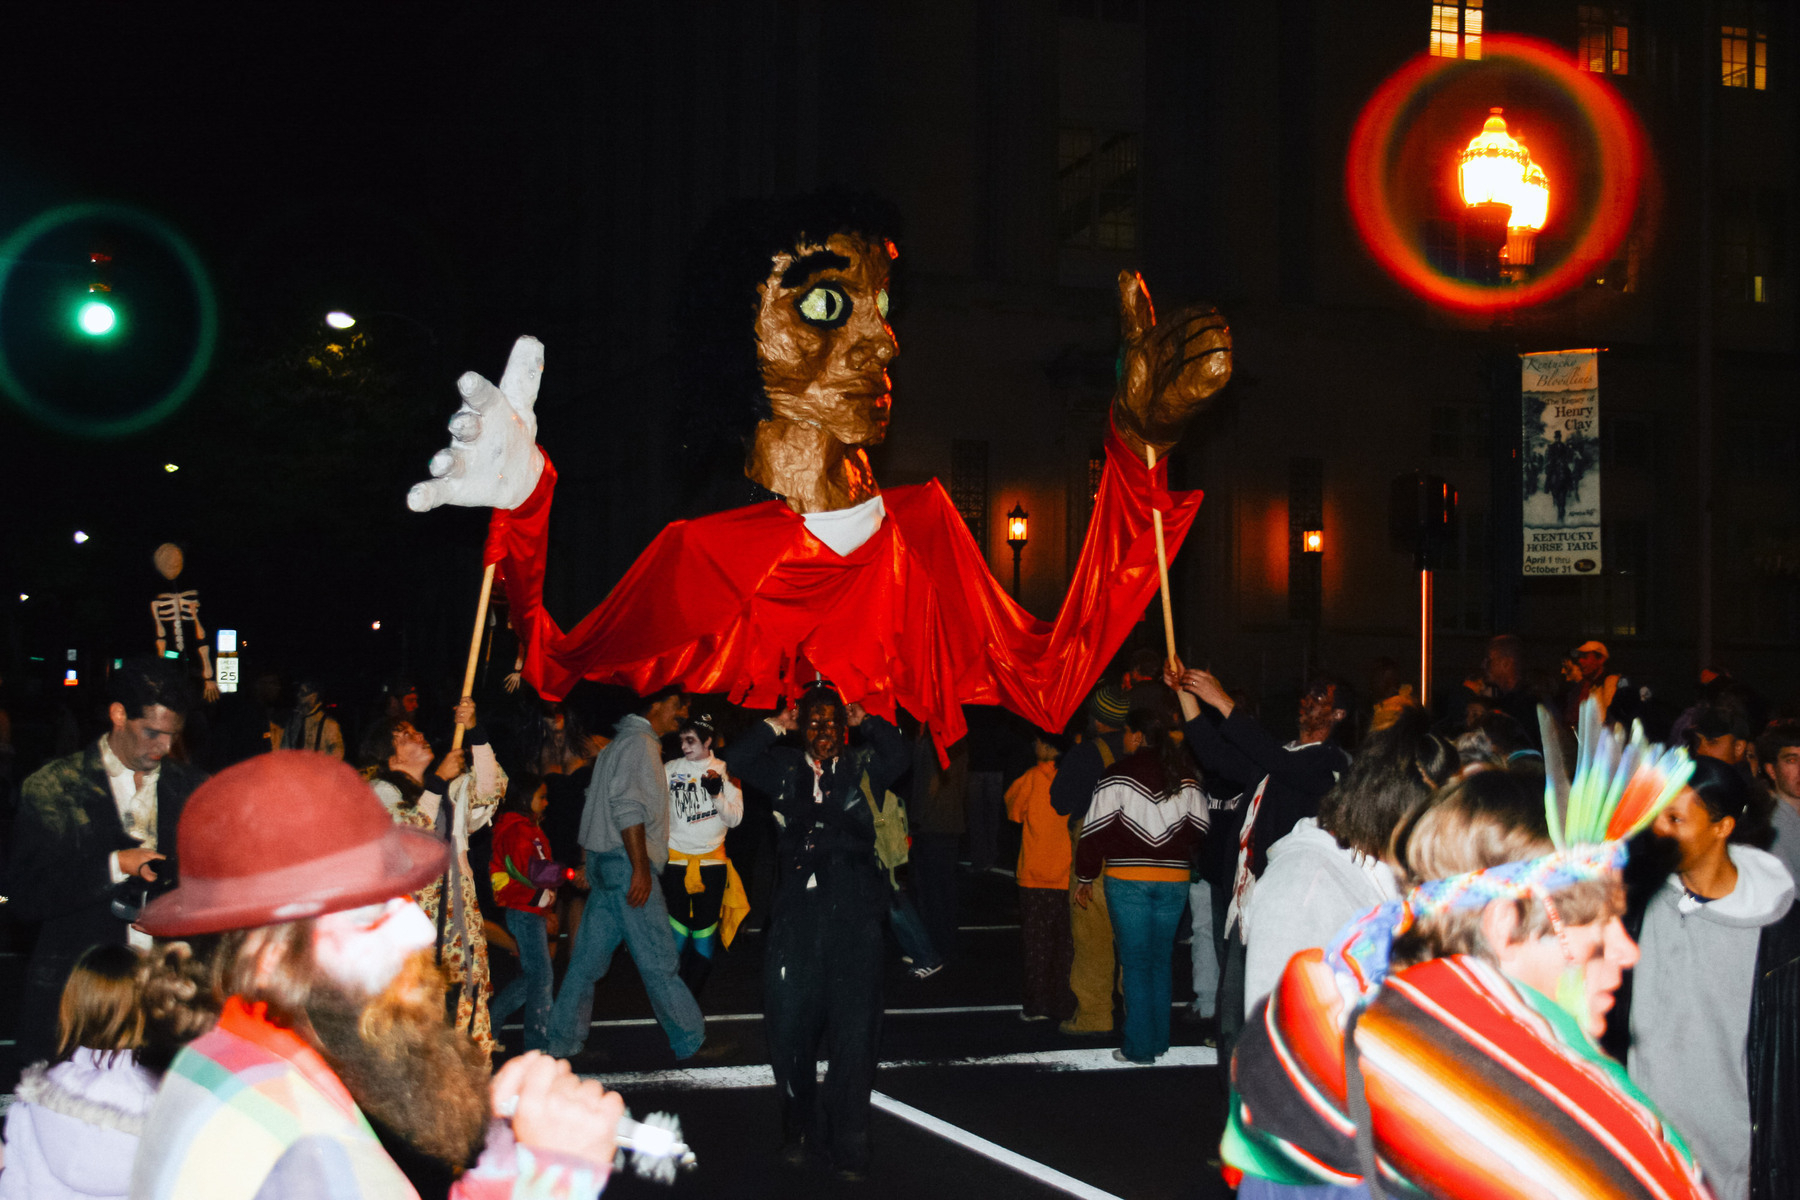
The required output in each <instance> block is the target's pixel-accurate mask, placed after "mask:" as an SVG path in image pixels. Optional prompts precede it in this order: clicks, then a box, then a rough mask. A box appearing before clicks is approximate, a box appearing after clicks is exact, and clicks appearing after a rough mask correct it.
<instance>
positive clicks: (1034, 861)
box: [1006, 762, 1075, 890]
mask: <svg viewBox="0 0 1800 1200" xmlns="http://www.w3.org/2000/svg"><path fill="white" fill-rule="evenodd" d="M1055 778H1056V764H1055V763H1053V762H1041V763H1038V764H1037V765H1036V766H1035V767H1033V768H1031V770H1029V771H1027V772H1025V773H1024V774H1023V775H1021V776H1019V777H1018V778H1017V779H1015V780H1013V785H1012V786H1011V787H1009V788H1007V789H1006V815H1007V816H1009V817H1011V818H1012V819H1013V820H1015V821H1017V822H1018V823H1019V824H1021V825H1023V826H1024V827H1025V839H1024V842H1023V843H1022V844H1021V845H1020V847H1019V886H1020V887H1035V888H1060V889H1063V890H1067V888H1068V886H1069V867H1070V865H1071V864H1072V862H1073V861H1074V858H1075V843H1074V842H1073V841H1072V840H1071V839H1070V837H1069V819H1068V818H1067V817H1065V816H1062V815H1061V814H1060V813H1058V812H1057V811H1056V810H1055V809H1054V808H1051V807H1050V784H1051V781H1052V780H1054V779H1055Z"/></svg>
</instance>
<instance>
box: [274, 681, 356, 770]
mask: <svg viewBox="0 0 1800 1200" xmlns="http://www.w3.org/2000/svg"><path fill="white" fill-rule="evenodd" d="M276 748H277V749H281V750H316V751H317V752H319V753H320V754H329V755H331V757H333V758H343V757H344V731H343V729H342V728H341V727H340V726H339V725H338V723H337V718H336V717H333V716H332V715H331V714H330V713H327V712H326V711H325V701H324V699H323V697H322V695H321V693H320V690H319V685H318V684H317V683H315V682H314V681H312V680H310V679H302V680H301V681H300V682H299V683H297V684H295V685H294V712H293V715H292V716H290V717H289V718H288V722H287V725H286V727H285V728H283V730H282V733H281V745H280V746H278V747H276Z"/></svg>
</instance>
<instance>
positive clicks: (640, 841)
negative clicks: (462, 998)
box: [549, 688, 706, 1059]
mask: <svg viewBox="0 0 1800 1200" xmlns="http://www.w3.org/2000/svg"><path fill="white" fill-rule="evenodd" d="M687 715H688V703H687V697H686V696H684V695H683V694H682V692H681V689H680V688H664V689H662V690H661V691H658V692H652V693H650V695H648V696H646V697H644V698H643V700H641V701H639V703H638V710H637V712H635V713H632V714H630V715H629V716H626V717H624V718H623V719H621V720H620V721H619V724H618V728H617V729H616V730H615V731H614V734H613V740H612V741H611V742H610V743H609V744H608V745H607V747H606V749H604V750H602V751H600V755H599V757H597V758H596V759H594V777H593V781H592V782H591V783H589V784H588V792H587V807H586V808H584V809H583V810H582V813H581V847H582V849H583V850H585V851H587V877H588V885H589V887H590V888H591V889H592V890H591V891H590V892H589V893H588V902H587V907H586V908H585V909H584V910H583V911H582V920H581V928H580V929H579V930H578V931H577V933H576V935H575V945H574V947H573V948H572V949H571V951H570V953H569V970H568V974H566V975H565V976H564V977H563V983H562V990H561V991H559V992H558V993H557V995H556V1004H555V1006H554V1007H553V1008H552V1009H551V1010H550V1046H549V1048H550V1050H551V1052H552V1053H554V1054H555V1056H556V1057H558V1058H569V1057H572V1056H574V1055H575V1054H577V1053H579V1052H580V1051H581V1049H582V1047H584V1046H585V1045H586V1044H587V1038H588V1031H589V1028H590V1027H589V1024H588V1021H589V1018H590V1017H592V1016H593V1009H594V984H596V983H597V982H599V981H600V979H601V978H602V977H603V976H604V975H605V974H606V969H607V967H608V966H609V965H610V964H611V963H612V957H613V952H614V951H616V950H617V949H618V948H619V943H620V941H623V942H624V943H625V946H626V948H627V949H628V950H630V951H631V959H632V961H633V962H634V963H636V964H637V969H638V974H639V975H640V976H641V977H642V978H643V981H644V990H645V991H646V992H648V993H649V995H650V1007H651V1009H652V1010H653V1011H654V1012H655V1013H656V1019H657V1020H658V1021H660V1022H662V1027H663V1031H664V1032H665V1033H667V1034H668V1035H669V1046H670V1048H671V1049H673V1050H674V1051H675V1057H676V1058H678V1059H682V1058H689V1057H691V1056H693V1055H694V1054H696V1053H698V1052H699V1050H700V1046H701V1044H702V1043H703V1042H704V1041H705V1040H706V1021H705V1018H704V1017H702V1016H701V1015H700V1006H699V1004H697V1003H695V1001H694V996H693V993H692V992H690V991H688V989H687V985H686V984H684V983H682V982H681V978H680V976H679V975H678V974H677V969H678V967H679V966H680V959H679V957H678V955H677V954H676V950H675V937H674V935H673V934H672V933H671V932H670V930H669V910H668V908H667V906H666V905H665V904H664V903H663V897H662V890H661V889H660V888H658V887H657V886H656V879H657V876H658V875H660V874H661V873H662V869H663V867H665V866H667V865H668V862H669V790H668V783H667V782H666V777H665V776H664V774H663V764H662V739H663V738H664V737H666V736H668V735H669V734H671V733H674V732H675V730H676V729H677V728H678V727H679V726H680V725H681V722H682V721H684V720H686V719H687Z"/></svg>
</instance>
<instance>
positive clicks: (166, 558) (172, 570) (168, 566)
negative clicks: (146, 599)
mask: <svg viewBox="0 0 1800 1200" xmlns="http://www.w3.org/2000/svg"><path fill="white" fill-rule="evenodd" d="M151 561H153V562H154V563H155V564H156V572H157V574H159V575H161V576H162V577H163V578H164V579H167V580H170V581H173V580H174V579H175V577H176V576H178V575H180V574H181V569H182V567H184V566H186V565H187V564H186V563H185V562H184V561H183V560H182V556H181V547H180V546H177V545H176V544H175V543H174V542H164V543H163V544H162V545H160V546H158V547H157V548H156V553H155V554H154V555H152V556H151Z"/></svg>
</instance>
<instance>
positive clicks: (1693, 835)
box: [1629, 758, 1794, 1200]
mask: <svg viewBox="0 0 1800 1200" xmlns="http://www.w3.org/2000/svg"><path fill="white" fill-rule="evenodd" d="M1695 768H1696V769H1695V775H1694V777H1693V779H1692V780H1691V781H1690V784H1689V787H1688V789H1687V790H1685V791H1683V792H1682V794H1681V795H1680V796H1678V797H1676V799H1675V800H1674V802H1673V803H1671V804H1670V805H1669V807H1668V808H1667V809H1665V810H1664V811H1663V813H1662V814H1661V815H1660V816H1658V817H1657V819H1656V824H1655V825H1654V826H1652V828H1653V829H1654V830H1655V831H1656V833H1657V834H1658V835H1659V836H1662V837H1666V838H1669V839H1670V840H1672V841H1674V842H1675V843H1676V846H1677V847H1678V849H1679V860H1678V861H1679V866H1678V868H1677V870H1676V871H1675V873H1674V874H1672V875H1670V876H1669V877H1668V879H1667V880H1666V881H1664V883H1663V886H1662V887H1661V888H1660V889H1658V891H1657V892H1656V894H1655V895H1654V896H1652V897H1651V899H1650V901H1649V905H1648V907H1647V908H1646V909H1645V911H1644V921H1643V928H1642V930H1641V931H1640V933H1639V935H1638V946H1639V950H1640V952H1641V955H1642V957H1641V958H1640V960H1639V962H1638V966H1637V971H1636V973H1635V975H1634V977H1633V981H1632V994H1631V1054H1630V1057H1629V1067H1630V1071H1631V1078H1632V1081H1633V1082H1635V1083H1636V1084H1637V1085H1638V1086H1639V1087H1641V1088H1643V1089H1644V1092H1645V1093H1646V1094H1647V1095H1649V1097H1650V1099H1651V1100H1653V1101H1655V1103H1656V1106H1657V1107H1658V1108H1659V1109H1661V1110H1662V1114H1663V1116H1664V1118H1666V1119H1667V1120H1668V1122H1669V1123H1670V1124H1671V1125H1673V1126H1674V1127H1675V1129H1676V1130H1677V1131H1679V1132H1680V1134H1681V1136H1682V1137H1683V1138H1684V1139H1685V1140H1686V1141H1687V1143H1688V1145H1689V1147H1691V1148H1692V1150H1693V1152H1694V1157H1695V1158H1696V1159H1698V1160H1699V1162H1700V1166H1701V1169H1702V1170H1704V1171H1705V1173H1706V1178H1707V1182H1708V1183H1710V1184H1711V1185H1712V1189H1713V1194H1714V1195H1715V1196H1717V1197H1718V1200H1745V1198H1746V1197H1748V1196H1749V1195H1750V1141H1751V1137H1752V1128H1751V1119H1750V1084H1749V1078H1748V1074H1747V1070H1746V1053H1745V1050H1746V1047H1745V1042H1746V1038H1747V1037H1748V1035H1749V1032H1750V1001H1751V991H1752V988H1753V987H1754V985H1755V982H1756V975H1757V949H1758V946H1759V944H1760V943H1761V940H1762V931H1763V927H1764V926H1766V925H1770V924H1773V923H1774V922H1776V921H1779V920H1780V919H1781V918H1782V917H1784V916H1785V915H1787V911H1788V909H1789V908H1790V907H1791V906H1792V904H1793V902H1794V881H1793V878H1792V877H1791V876H1790V875H1789V874H1788V870H1787V868H1786V867H1784V866H1783V865H1782V864H1781V862H1780V860H1779V859H1777V858H1776V857H1775V856H1774V855H1772V854H1767V853H1765V852H1763V851H1761V850H1757V849H1754V848H1752V847H1750V846H1745V845H1739V844H1733V843H1732V842H1731V840H1730V839H1731V835H1732V833H1734V832H1735V831H1736V829H1737V826H1738V824H1739V823H1741V821H1742V819H1743V816H1744V812H1745V810H1746V808H1747V806H1748V801H1749V785H1748V784H1747V783H1745V782H1744V780H1743V778H1742V776H1740V775H1739V774H1738V773H1737V772H1736V771H1735V770H1733V769H1732V768H1730V767H1728V766H1725V765H1723V764H1721V763H1719V762H1717V761H1716V760H1713V759H1707V758H1698V759H1696V760H1695ZM1768 1132H1769V1133H1770V1134H1772V1135H1774V1136H1777V1137H1786V1136H1791V1135H1792V1132H1793V1131H1792V1130H1781V1131H1775V1130H1771V1131H1768Z"/></svg>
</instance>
